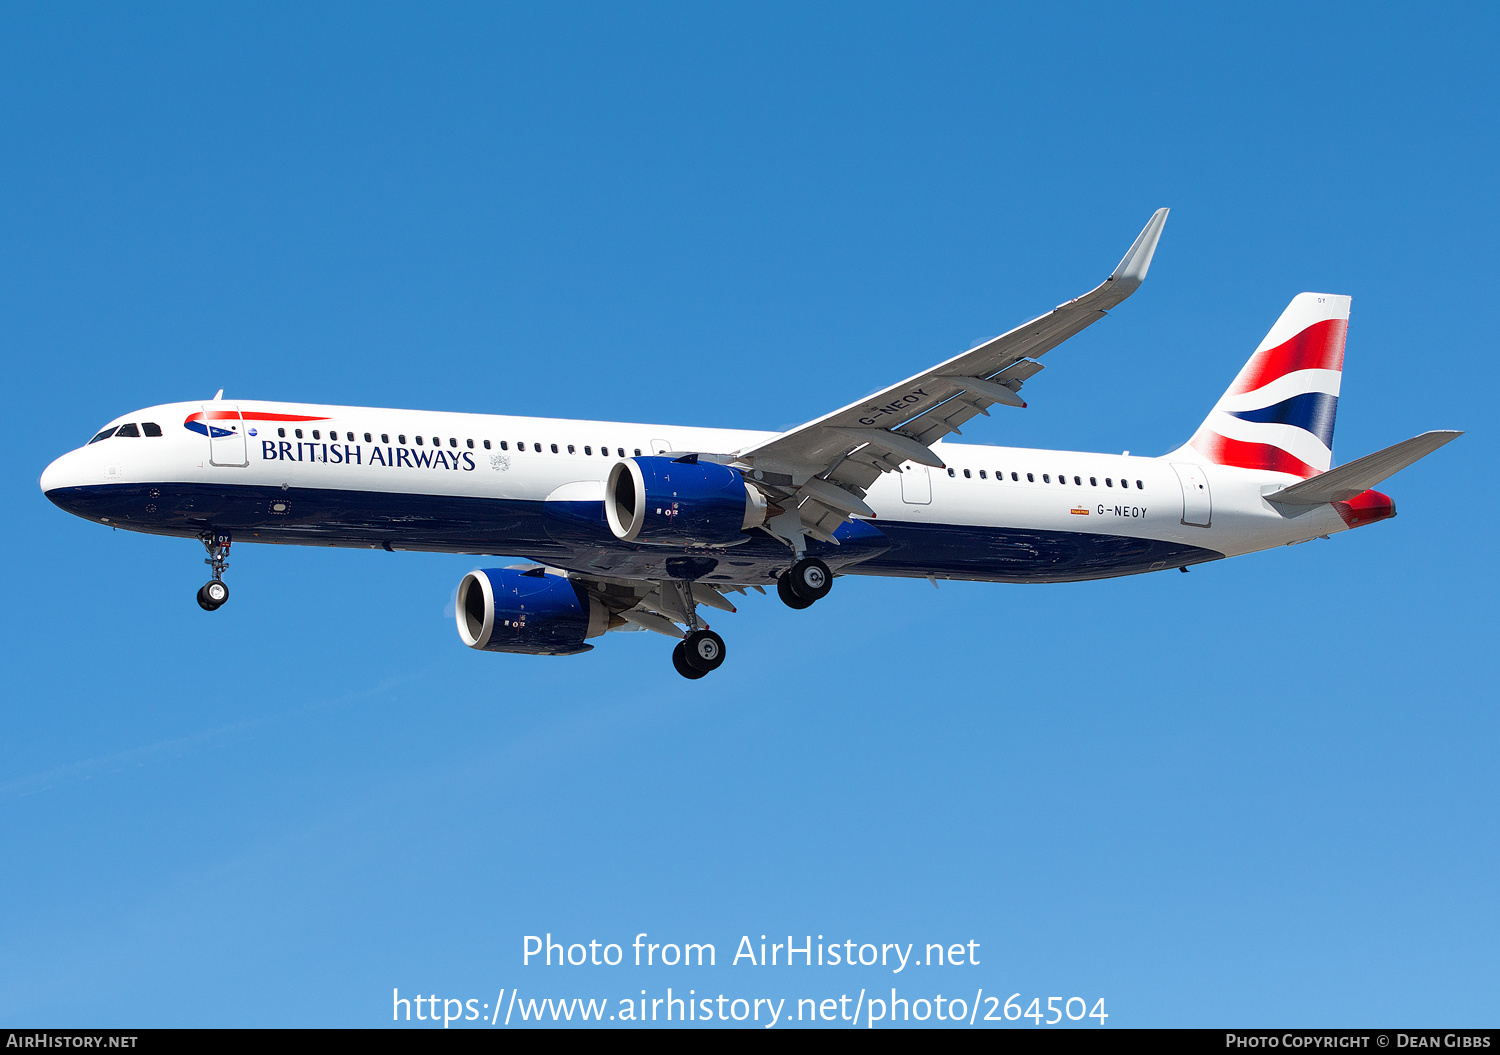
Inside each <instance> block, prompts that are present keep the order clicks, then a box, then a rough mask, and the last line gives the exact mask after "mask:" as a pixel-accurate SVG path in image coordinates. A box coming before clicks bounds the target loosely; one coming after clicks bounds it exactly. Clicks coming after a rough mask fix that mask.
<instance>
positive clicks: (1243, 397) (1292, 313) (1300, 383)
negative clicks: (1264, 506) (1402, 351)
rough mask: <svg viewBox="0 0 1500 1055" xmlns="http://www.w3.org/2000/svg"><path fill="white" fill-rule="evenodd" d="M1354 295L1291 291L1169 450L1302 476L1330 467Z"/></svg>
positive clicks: (1183, 458) (1179, 457)
mask: <svg viewBox="0 0 1500 1055" xmlns="http://www.w3.org/2000/svg"><path fill="white" fill-rule="evenodd" d="M1350 301H1351V298H1350V297H1346V296H1339V295H1336V294H1331V293H1299V294H1297V296H1296V297H1294V298H1292V302H1291V303H1290V304H1288V305H1287V308H1286V310H1285V311H1283V312H1282V313H1281V318H1279V319H1277V320H1276V325H1274V326H1272V327H1271V331H1270V332H1269V333H1267V334H1266V336H1265V339H1264V340H1262V341H1261V342H1260V345H1259V346H1258V347H1257V348H1256V349H1255V353H1254V354H1253V355H1251V356H1250V358H1249V360H1248V361H1247V362H1246V363H1245V365H1244V366H1243V367H1242V368H1241V369H1240V372H1239V374H1238V375H1237V376H1236V377H1235V379H1234V384H1232V385H1230V386H1229V389H1228V391H1226V392H1225V393H1224V394H1223V395H1222V396H1220V397H1219V401H1218V402H1217V403H1216V404H1214V408H1213V410H1212V411H1210V412H1209V415H1208V417H1207V418H1205V419H1204V421H1203V424H1202V425H1200V426H1198V431H1197V432H1195V433H1194V434H1193V438H1192V439H1191V440H1189V441H1188V442H1187V444H1185V445H1184V446H1183V447H1181V448H1179V449H1178V450H1177V451H1174V452H1173V453H1172V454H1171V455H1169V457H1172V458H1175V459H1177V460H1180V461H1197V462H1209V463H1211V464H1214V465H1231V466H1236V467H1238V468H1241V469H1256V470H1260V471H1263V472H1271V473H1284V474H1287V475H1290V476H1296V477H1299V478H1301V479H1304V480H1305V479H1307V478H1308V477H1311V476H1316V475H1317V474H1318V473H1322V472H1327V470H1328V467H1329V466H1330V465H1331V464H1332V463H1333V424H1334V418H1335V416H1336V414H1337V411H1338V403H1339V382H1340V380H1341V379H1342V378H1343V369H1344V336H1345V334H1346V333H1347V332H1348V329H1349V304H1350Z"/></svg>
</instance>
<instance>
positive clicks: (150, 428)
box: [141, 421, 161, 436]
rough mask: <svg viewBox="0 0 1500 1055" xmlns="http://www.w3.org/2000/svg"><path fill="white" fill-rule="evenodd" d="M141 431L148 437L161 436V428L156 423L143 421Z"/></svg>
mask: <svg viewBox="0 0 1500 1055" xmlns="http://www.w3.org/2000/svg"><path fill="white" fill-rule="evenodd" d="M141 431H142V432H144V433H145V434H146V435H147V436H160V435H161V426H160V425H158V424H157V423H156V422H154V421H143V422H141Z"/></svg>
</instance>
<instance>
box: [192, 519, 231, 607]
mask: <svg viewBox="0 0 1500 1055" xmlns="http://www.w3.org/2000/svg"><path fill="white" fill-rule="evenodd" d="M198 541H199V542H202V543H203V548H204V549H205V550H207V551H208V559H207V560H205V561H204V562H203V563H204V564H207V565H208V566H209V567H210V568H211V569H213V574H214V577H213V578H212V579H209V580H208V582H206V583H204V584H203V585H202V586H200V587H198V607H199V608H202V609H203V610H204V611H205V612H212V611H215V610H216V609H218V608H219V607H220V606H222V605H223V604H224V602H225V601H227V600H229V586H228V584H226V583H225V582H224V573H225V572H226V571H228V570H229V544H230V541H231V539H230V536H229V532H227V531H205V532H204V533H203V534H201V535H199V536H198Z"/></svg>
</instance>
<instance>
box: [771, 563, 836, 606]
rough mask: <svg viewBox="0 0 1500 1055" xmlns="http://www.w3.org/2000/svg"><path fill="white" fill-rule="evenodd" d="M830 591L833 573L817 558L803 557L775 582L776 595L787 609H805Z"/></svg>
mask: <svg viewBox="0 0 1500 1055" xmlns="http://www.w3.org/2000/svg"><path fill="white" fill-rule="evenodd" d="M831 589H833V572H831V571H829V570H828V565H826V564H824V563H823V562H822V561H820V560H819V559H818V558H817V557H803V558H802V559H801V560H799V561H798V562H797V563H795V564H793V565H792V566H791V567H790V568H788V569H787V570H786V571H784V572H782V573H781V576H780V577H779V578H778V579H777V580H776V593H777V594H778V595H779V596H780V597H781V600H782V602H783V603H784V604H785V605H786V606H787V607H788V608H807V607H809V606H810V605H811V604H812V603H813V602H814V601H820V600H822V599H823V598H824V597H827V596H828V591H829V590H831Z"/></svg>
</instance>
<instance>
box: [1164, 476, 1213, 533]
mask: <svg viewBox="0 0 1500 1055" xmlns="http://www.w3.org/2000/svg"><path fill="white" fill-rule="evenodd" d="M1172 468H1173V469H1175V470H1177V479H1178V481H1179V482H1180V483H1181V484H1182V522H1183V523H1184V524H1187V525H1189V526H1191V527H1208V526H1209V524H1210V523H1211V522H1212V520H1213V511H1214V507H1213V495H1212V493H1211V492H1210V491H1209V489H1208V474H1207V473H1206V472H1204V471H1203V467H1202V466H1201V465H1187V464H1184V463H1182V462H1173V463H1172Z"/></svg>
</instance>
